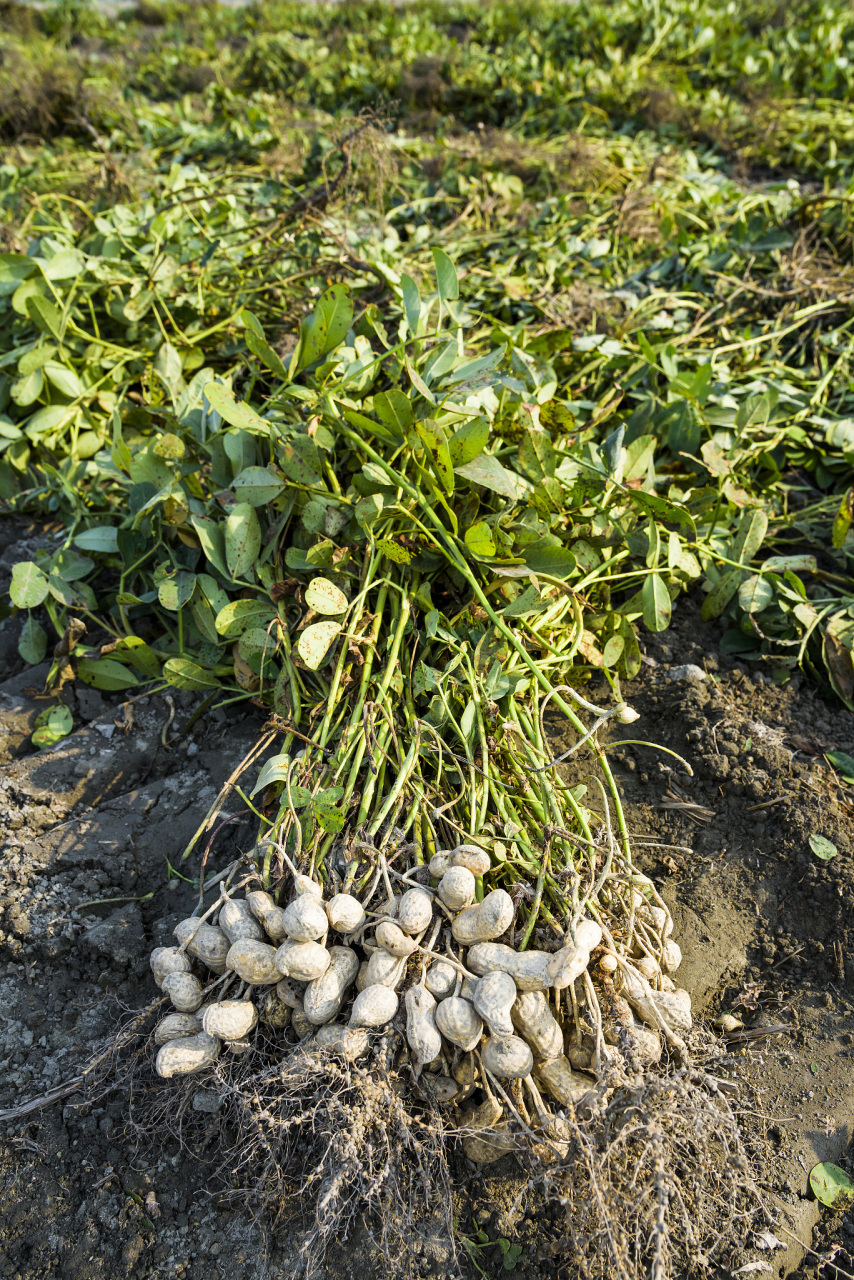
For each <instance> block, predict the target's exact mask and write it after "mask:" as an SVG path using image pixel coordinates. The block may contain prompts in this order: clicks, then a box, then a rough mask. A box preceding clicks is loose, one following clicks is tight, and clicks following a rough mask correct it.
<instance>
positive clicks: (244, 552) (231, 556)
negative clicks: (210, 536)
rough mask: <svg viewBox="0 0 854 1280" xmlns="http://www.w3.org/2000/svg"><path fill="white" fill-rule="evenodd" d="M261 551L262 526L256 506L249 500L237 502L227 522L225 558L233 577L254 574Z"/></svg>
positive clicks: (244, 576)
mask: <svg viewBox="0 0 854 1280" xmlns="http://www.w3.org/2000/svg"><path fill="white" fill-rule="evenodd" d="M260 551H261V526H260V524H259V523H258V517H257V515H256V514H255V508H254V507H252V506H250V504H249V503H248V502H237V503H235V505H234V506H233V507H232V508H231V510H230V511H229V513H228V519H227V520H226V522H225V558H226V562H227V564H228V571H229V573H230V575H231V577H232V578H246V577H248V576H249V575H250V574H252V573H253V571H254V568H255V563H256V561H257V559H258V555H259V553H260Z"/></svg>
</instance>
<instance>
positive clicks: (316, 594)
mask: <svg viewBox="0 0 854 1280" xmlns="http://www.w3.org/2000/svg"><path fill="white" fill-rule="evenodd" d="M305 602H306V604H307V605H308V607H309V609H314V610H315V612H316V613H331V614H337V613H344V611H345V609H346V608H347V604H348V601H347V597H346V596H345V595H344V592H343V591H341V590H340V588H339V587H336V585H335V583H334V582H330V581H329V579H328V578H313V579H312V581H311V582H310V583H309V584H308V586H307V587H306V591H305Z"/></svg>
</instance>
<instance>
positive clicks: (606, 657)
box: [602, 635, 626, 667]
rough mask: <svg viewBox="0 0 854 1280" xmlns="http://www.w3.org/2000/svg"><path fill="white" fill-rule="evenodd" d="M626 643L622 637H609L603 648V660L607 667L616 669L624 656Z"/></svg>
mask: <svg viewBox="0 0 854 1280" xmlns="http://www.w3.org/2000/svg"><path fill="white" fill-rule="evenodd" d="M625 647H626V642H625V640H624V639H623V637H622V636H621V635H616V636H609V637H608V639H607V640H606V641H605V644H604V645H603V647H602V659H603V661H604V663H605V666H606V667H615V666H616V665H617V663H618V662H619V661H620V659H621V658H622V656H623V650H624V649H625Z"/></svg>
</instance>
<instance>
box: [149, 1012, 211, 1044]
mask: <svg viewBox="0 0 854 1280" xmlns="http://www.w3.org/2000/svg"><path fill="white" fill-rule="evenodd" d="M201 1029H202V1020H201V1018H200V1017H199V1016H198V1014H196V1013H167V1015H166V1017H165V1018H161V1020H160V1021H159V1022H158V1024H157V1026H156V1028H155V1030H154V1043H155V1044H156V1045H164V1044H168V1043H169V1041H170V1040H181V1039H183V1037H184V1036H194V1035H197V1034H198V1033H199V1032H200V1031H201Z"/></svg>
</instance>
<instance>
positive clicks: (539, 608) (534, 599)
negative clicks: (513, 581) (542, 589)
mask: <svg viewBox="0 0 854 1280" xmlns="http://www.w3.org/2000/svg"><path fill="white" fill-rule="evenodd" d="M547 608H548V605H547V604H546V603H545V601H544V600H541V599H540V593H539V591H538V589H537V588H536V587H535V586H534V585H533V583H532V584H531V585H530V586H529V587H526V588H525V590H524V591H522V592H521V593H520V594H519V595H518V596H517V597H516V599H515V600H513V601H511V602H510V604H508V605H507V607H506V608H505V609H504V610H503V611H502V612H503V614H504V617H505V618H524V617H525V616H526V615H527V614H532V613H544V612H545V610H546V609H547Z"/></svg>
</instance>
